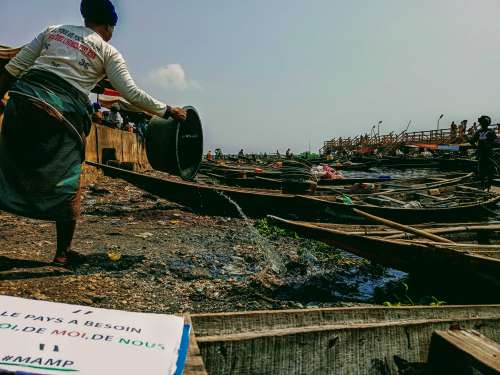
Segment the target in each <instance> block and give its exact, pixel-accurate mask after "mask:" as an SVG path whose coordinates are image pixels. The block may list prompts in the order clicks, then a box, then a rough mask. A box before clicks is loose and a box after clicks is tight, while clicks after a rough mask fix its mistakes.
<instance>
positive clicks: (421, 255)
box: [269, 216, 500, 298]
mask: <svg viewBox="0 0 500 375" xmlns="http://www.w3.org/2000/svg"><path fill="white" fill-rule="evenodd" d="M269 218H270V219H271V220H272V222H273V223H275V224H277V225H279V226H281V227H284V228H287V229H291V230H294V231H296V232H297V233H298V234H300V235H301V236H305V237H308V238H313V239H316V240H319V241H322V242H325V243H328V244H331V245H334V246H336V247H338V248H341V249H344V250H346V251H349V252H351V253H353V254H356V255H358V256H361V257H363V258H366V259H370V260H371V261H373V262H376V263H378V264H381V265H384V266H388V267H393V268H397V269H399V270H402V271H406V272H413V273H418V274H422V273H425V274H426V275H427V276H428V277H429V278H432V279H434V280H439V279H441V280H446V281H450V279H453V280H457V281H466V283H467V284H468V285H469V286H470V287H472V288H476V287H478V286H480V287H481V290H480V291H478V293H479V292H483V293H488V292H487V291H494V290H496V291H497V292H498V288H500V245H479V244H470V243H468V244H463V243H452V244H450V243H438V242H430V241H418V240H405V239H404V238H403V239H401V238H398V239H395V238H384V237H382V236H380V234H378V235H377V236H373V235H371V236H370V235H365V234H360V233H359V232H358V233H356V231H353V230H349V229H347V228H346V227H343V228H342V230H338V229H334V228H333V227H332V226H329V225H328V224H326V225H325V224H323V225H322V224H317V223H306V222H298V221H291V220H285V219H282V218H279V217H275V216H269ZM483 227H484V226H483ZM473 230H474V228H466V231H469V232H470V231H473ZM498 230H500V228H498V227H497V228H496V231H498ZM497 292H495V295H494V296H496V294H498V293H497ZM494 296H492V297H493V298H496V297H494Z"/></svg>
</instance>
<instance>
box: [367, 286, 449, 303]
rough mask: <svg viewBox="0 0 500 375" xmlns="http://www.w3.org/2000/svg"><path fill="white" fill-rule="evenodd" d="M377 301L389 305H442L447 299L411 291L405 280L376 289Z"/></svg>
mask: <svg viewBox="0 0 500 375" xmlns="http://www.w3.org/2000/svg"><path fill="white" fill-rule="evenodd" d="M410 294H411V296H410ZM382 301H383V302H382ZM375 302H378V303H381V302H382V304H383V305H384V306H387V307H400V306H415V305H429V306H442V305H445V304H446V302H445V301H442V300H440V299H438V298H436V297H434V296H425V295H415V294H414V293H413V294H412V293H410V288H409V286H408V284H407V283H406V282H404V281H399V282H394V283H392V284H390V285H389V286H386V287H385V288H384V289H376V290H375Z"/></svg>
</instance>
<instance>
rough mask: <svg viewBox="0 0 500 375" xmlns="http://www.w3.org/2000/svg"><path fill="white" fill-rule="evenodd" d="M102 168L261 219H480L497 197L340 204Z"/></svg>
mask: <svg viewBox="0 0 500 375" xmlns="http://www.w3.org/2000/svg"><path fill="white" fill-rule="evenodd" d="M88 164H89V165H93V166H96V167H98V168H101V169H102V170H103V171H104V172H105V173H106V174H108V175H109V176H111V177H116V178H123V179H124V180H126V181H128V182H130V183H132V184H134V185H136V186H138V187H139V188H141V189H144V190H146V191H148V192H150V193H152V194H155V195H158V196H160V197H162V198H165V199H168V200H171V201H173V202H176V203H179V204H182V205H185V206H188V207H191V208H193V209H198V210H203V211H206V212H208V213H211V214H217V215H228V216H241V214H242V212H243V213H244V214H245V215H247V216H250V217H265V216H266V215H268V214H271V215H276V216H281V217H286V218H295V219H302V220H326V221H331V222H365V219H363V218H362V217H360V216H358V215H356V214H354V213H353V211H352V209H353V208H360V209H362V210H364V211H366V212H368V213H372V214H374V215H378V216H382V217H385V218H388V219H391V220H396V221H399V222H404V223H419V222H433V221H434V222H435V221H457V220H464V219H469V220H472V219H481V218H484V217H486V216H489V215H491V210H489V207H493V206H495V205H496V203H497V202H498V201H499V200H500V196H491V197H488V198H487V199H483V200H482V201H480V202H475V203H470V204H464V205H460V206H457V207H439V208H435V207H432V208H412V209H408V208H402V207H379V206H376V205H371V204H366V203H362V202H361V203H359V204H352V205H348V204H344V203H340V202H337V201H333V200H327V199H323V198H316V197H312V196H303V195H292V194H282V193H281V192H276V191H265V190H246V189H237V188H229V187H226V186H219V185H208V184H200V183H196V182H188V181H182V180H180V179H179V178H173V177H162V178H158V177H154V176H150V175H146V174H141V173H135V172H131V171H127V170H124V169H120V168H115V167H111V166H108V165H102V164H97V163H92V162H88Z"/></svg>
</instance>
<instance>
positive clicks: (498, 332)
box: [191, 305, 500, 375]
mask: <svg viewBox="0 0 500 375" xmlns="http://www.w3.org/2000/svg"><path fill="white" fill-rule="evenodd" d="M191 319H192V322H193V329H194V334H195V335H196V341H197V343H198V346H199V348H200V351H201V354H202V357H203V360H204V363H205V366H206V369H207V372H208V373H209V374H213V375H234V374H238V375H256V374H261V375H268V374H273V375H289V374H317V375H324V374H360V375H365V374H366V375H369V374H370V375H392V374H394V375H396V374H424V370H426V368H427V364H426V362H427V361H428V358H429V351H430V348H431V341H432V340H433V337H432V336H433V332H434V331H435V330H448V329H449V328H450V326H454V327H458V326H459V327H461V328H463V329H469V330H470V329H473V330H476V331H477V332H478V333H480V334H482V335H484V336H486V337H487V338H489V339H491V340H494V341H496V342H500V306H499V305H478V306H440V307H429V306H427V307H422V306H412V307H390V308H387V307H353V308H327V309H303V310H274V311H255V312H235V313H215V314H194V315H191ZM476 349H477V348H476ZM477 352H478V350H476V353H477Z"/></svg>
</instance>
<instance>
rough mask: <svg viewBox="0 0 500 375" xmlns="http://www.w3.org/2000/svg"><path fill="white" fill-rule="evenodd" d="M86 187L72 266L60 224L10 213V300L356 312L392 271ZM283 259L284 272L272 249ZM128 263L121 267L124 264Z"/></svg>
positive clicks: (120, 189) (1, 263) (120, 188)
mask: <svg viewBox="0 0 500 375" xmlns="http://www.w3.org/2000/svg"><path fill="white" fill-rule="evenodd" d="M94 182H95V183H94V184H91V185H88V186H87V187H86V188H84V189H83V193H82V194H83V203H82V217H81V220H80V221H79V224H78V227H77V233H76V236H75V240H74V250H76V251H78V253H79V254H80V256H79V257H77V258H75V259H73V261H72V263H71V264H70V265H69V266H68V267H67V268H61V267H54V266H52V265H51V264H50V261H51V260H52V258H53V256H54V252H55V229H54V224H53V223H50V222H43V221H35V220H31V219H26V218H22V217H17V216H13V215H10V214H6V213H3V212H1V213H0V244H1V246H0V294H6V295H12V296H20V297H27V298H35V299H40V300H49V301H57V302H66V303H74V304H83V305H92V306H95V307H103V308H113V309H115V308H116V309H125V310H131V311H143V312H164V313H178V312H184V311H190V312H212V311H214V312H215V311H235V310H257V309H258V310H262V309H278V308H297V307H299V308H300V307H316V306H346V305H353V304H361V303H369V302H372V301H373V299H372V298H373V286H375V285H382V284H384V283H385V282H386V281H387V280H388V279H391V277H392V279H394V278H395V277H394V275H392V276H391V277H389V275H388V273H387V271H386V270H385V269H382V268H380V267H376V266H372V265H371V264H370V263H368V262H366V261H364V260H362V259H360V258H357V257H354V256H351V255H349V254H347V253H343V252H340V251H338V250H336V249H332V248H329V247H328V246H325V245H323V244H321V243H318V242H314V241H310V240H304V239H300V238H298V237H296V236H294V235H293V234H291V233H284V231H281V230H278V229H277V228H274V227H271V226H268V224H267V222H265V221H259V222H258V223H257V227H258V228H259V230H260V233H262V234H263V238H260V239H256V238H255V237H256V235H255V233H254V231H250V230H249V227H248V225H252V226H253V225H255V222H253V221H250V222H247V221H244V220H240V219H230V218H223V217H207V216H199V215H197V214H196V213H193V212H190V211H189V210H188V209H186V208H184V207H181V206H178V205H176V204H174V203H171V202H168V201H166V200H162V199H157V198H156V197H154V196H152V195H150V194H148V193H145V192H143V191H141V190H139V189H137V188H135V187H133V186H131V185H129V184H127V183H125V182H123V181H121V180H113V179H110V178H107V177H103V176H99V177H97V178H96V180H95V181H94ZM263 243H264V244H265V247H266V248H267V249H271V251H272V252H273V254H274V255H275V256H277V257H279V258H281V260H282V264H283V265H284V267H285V270H284V272H282V273H279V274H278V273H276V272H275V271H273V267H271V266H272V264H271V262H270V257H269V256H268V255H266V252H265V251H263V248H262V247H263V245H262V244H263ZM115 256H116V257H121V258H120V259H119V260H116V258H114V257H115Z"/></svg>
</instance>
